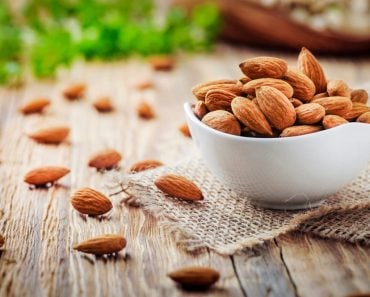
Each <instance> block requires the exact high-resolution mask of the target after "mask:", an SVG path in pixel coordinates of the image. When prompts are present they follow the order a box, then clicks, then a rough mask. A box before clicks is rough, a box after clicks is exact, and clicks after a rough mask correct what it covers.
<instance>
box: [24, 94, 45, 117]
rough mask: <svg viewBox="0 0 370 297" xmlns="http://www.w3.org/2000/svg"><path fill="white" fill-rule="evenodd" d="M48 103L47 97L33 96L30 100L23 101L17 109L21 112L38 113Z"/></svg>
mask: <svg viewBox="0 0 370 297" xmlns="http://www.w3.org/2000/svg"><path fill="white" fill-rule="evenodd" d="M49 104H50V100H49V99H46V98H42V97H40V98H35V99H33V100H30V101H28V102H26V103H24V104H23V105H22V106H21V107H20V109H19V110H20V111H21V112H22V113H23V114H31V113H40V112H42V111H43V110H44V108H45V107H46V106H48V105H49Z"/></svg>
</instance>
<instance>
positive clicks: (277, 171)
mask: <svg viewBox="0 0 370 297" xmlns="http://www.w3.org/2000/svg"><path fill="white" fill-rule="evenodd" d="M184 108H185V114H186V118H187V122H188V125H189V128H190V131H191V135H192V137H193V140H194V141H195V143H196V145H197V146H198V148H199V150H200V153H201V155H202V157H203V159H204V162H205V164H206V166H207V167H208V168H209V169H210V170H211V172H212V173H213V174H214V175H215V176H216V177H217V178H218V179H219V180H220V181H221V182H223V183H224V184H225V185H226V186H227V187H229V188H230V189H233V190H234V191H235V192H237V193H238V194H239V195H243V196H245V197H246V198H247V199H250V200H251V201H252V202H253V203H254V204H256V205H259V206H262V207H266V208H274V209H303V208H309V207H313V206H316V205H318V204H320V202H322V201H323V199H325V198H326V197H328V196H329V195H331V194H334V193H335V192H337V191H338V190H340V189H341V188H343V187H344V186H345V185H347V184H348V183H349V182H350V181H352V180H353V179H354V178H356V177H357V176H358V175H359V174H360V173H361V170H363V169H365V168H366V167H367V166H368V163H369V161H370V125H369V124H363V123H349V124H345V125H341V126H338V127H335V128H332V129H329V130H324V131H321V132H317V133H312V134H308V135H303V136H296V137H288V138H250V137H241V136H235V135H231V134H226V133H222V132H219V131H217V130H214V129H212V128H210V127H208V126H206V125H205V124H203V123H202V122H201V121H200V120H199V119H198V118H197V117H196V116H195V115H194V113H193V111H192V108H191V104H190V103H185V105H184Z"/></svg>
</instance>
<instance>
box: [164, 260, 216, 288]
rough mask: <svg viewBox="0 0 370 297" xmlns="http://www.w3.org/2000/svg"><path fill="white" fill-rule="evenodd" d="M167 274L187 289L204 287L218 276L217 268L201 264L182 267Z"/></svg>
mask: <svg viewBox="0 0 370 297" xmlns="http://www.w3.org/2000/svg"><path fill="white" fill-rule="evenodd" d="M167 275H168V277H170V278H171V279H172V280H173V281H175V282H177V283H178V284H180V285H181V286H182V287H184V288H187V289H206V288H208V287H210V286H212V285H213V284H214V283H215V282H217V281H218V280H219V278H220V273H219V272H218V271H217V270H215V269H213V268H210V267H203V266H190V267H184V268H181V269H178V270H176V271H173V272H170V273H168V274H167Z"/></svg>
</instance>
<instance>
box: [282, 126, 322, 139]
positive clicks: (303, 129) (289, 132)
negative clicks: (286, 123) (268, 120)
mask: <svg viewBox="0 0 370 297" xmlns="http://www.w3.org/2000/svg"><path fill="white" fill-rule="evenodd" d="M320 130H321V127H320V126H311V125H299V126H291V127H288V128H285V129H284V130H283V132H281V134H280V137H293V136H301V135H305V134H310V133H314V132H318V131H320Z"/></svg>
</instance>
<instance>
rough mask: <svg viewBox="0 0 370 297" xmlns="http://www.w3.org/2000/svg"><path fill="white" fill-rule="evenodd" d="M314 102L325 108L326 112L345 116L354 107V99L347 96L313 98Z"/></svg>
mask: <svg viewBox="0 0 370 297" xmlns="http://www.w3.org/2000/svg"><path fill="white" fill-rule="evenodd" d="M312 103H318V104H320V105H322V106H323V107H324V108H325V112H326V114H327V115H328V114H334V115H339V116H344V115H345V114H346V113H348V112H349V111H350V110H351V108H352V101H351V100H350V99H349V98H347V97H340V96H335V97H324V98H319V99H314V100H312Z"/></svg>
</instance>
